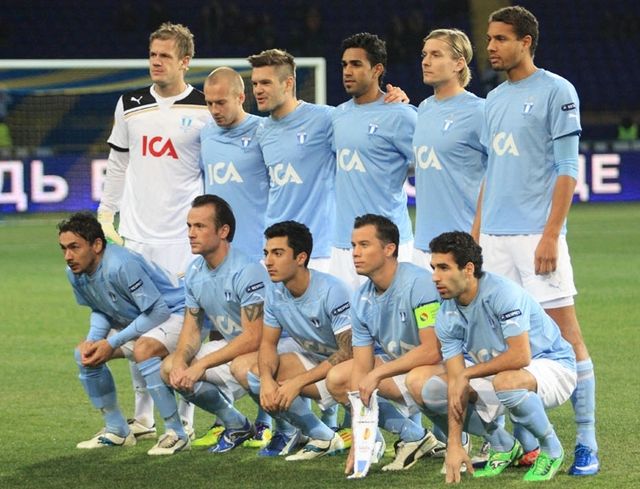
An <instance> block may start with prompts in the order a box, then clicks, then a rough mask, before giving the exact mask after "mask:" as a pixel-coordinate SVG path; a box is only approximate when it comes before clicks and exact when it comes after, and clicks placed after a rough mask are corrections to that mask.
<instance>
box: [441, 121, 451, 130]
mask: <svg viewBox="0 0 640 489" xmlns="http://www.w3.org/2000/svg"><path fill="white" fill-rule="evenodd" d="M451 124H453V119H445V120H444V124H443V125H442V132H447V131H448V130H449V128H450V127H451Z"/></svg>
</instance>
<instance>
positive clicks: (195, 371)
mask: <svg viewBox="0 0 640 489" xmlns="http://www.w3.org/2000/svg"><path fill="white" fill-rule="evenodd" d="M204 371H205V369H204V368H203V367H201V366H200V365H199V364H198V362H194V363H193V364H192V365H191V366H190V367H189V368H187V369H186V370H185V371H184V374H183V375H182V379H181V380H180V383H179V384H178V389H179V390H182V391H186V392H192V391H193V385H194V384H195V383H196V382H198V381H199V380H200V379H201V378H202V377H203V376H204Z"/></svg>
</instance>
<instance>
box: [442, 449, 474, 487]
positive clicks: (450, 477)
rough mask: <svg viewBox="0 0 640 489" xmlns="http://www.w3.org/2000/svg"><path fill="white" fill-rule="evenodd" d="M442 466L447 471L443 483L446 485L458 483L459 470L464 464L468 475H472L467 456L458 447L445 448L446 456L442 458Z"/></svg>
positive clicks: (471, 467) (469, 460) (470, 464)
mask: <svg viewBox="0 0 640 489" xmlns="http://www.w3.org/2000/svg"><path fill="white" fill-rule="evenodd" d="M444 464H445V467H446V469H447V475H446V476H445V482H446V483H447V484H451V483H456V484H458V483H459V482H460V469H461V467H462V464H465V465H466V467H467V471H468V472H469V474H473V464H472V463H471V459H469V454H468V453H467V452H466V451H465V449H464V448H462V446H460V445H456V446H451V445H450V446H449V447H447V454H446V455H445V457H444Z"/></svg>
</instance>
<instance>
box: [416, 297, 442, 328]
mask: <svg viewBox="0 0 640 489" xmlns="http://www.w3.org/2000/svg"><path fill="white" fill-rule="evenodd" d="M438 309H440V303H439V302H437V301H434V302H429V303H428V304H422V305H420V306H418V307H416V308H415V309H414V310H413V314H414V315H415V317H416V323H417V324H418V329H424V328H430V327H431V326H433V325H435V324H436V314H437V313H438Z"/></svg>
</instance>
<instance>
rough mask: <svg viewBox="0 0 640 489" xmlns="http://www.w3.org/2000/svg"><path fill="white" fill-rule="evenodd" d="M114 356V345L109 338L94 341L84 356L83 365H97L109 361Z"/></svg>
mask: <svg viewBox="0 0 640 489" xmlns="http://www.w3.org/2000/svg"><path fill="white" fill-rule="evenodd" d="M112 356H113V347H112V346H111V345H110V344H109V342H108V341H107V340H98V341H96V342H94V343H93V344H92V345H91V346H90V347H89V348H87V350H86V351H85V355H83V357H82V365H84V366H85V367H97V366H98V365H102V364H103V363H105V362H107V361H108V360H109V359H110V358H111V357H112Z"/></svg>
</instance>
